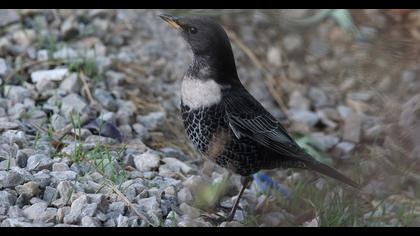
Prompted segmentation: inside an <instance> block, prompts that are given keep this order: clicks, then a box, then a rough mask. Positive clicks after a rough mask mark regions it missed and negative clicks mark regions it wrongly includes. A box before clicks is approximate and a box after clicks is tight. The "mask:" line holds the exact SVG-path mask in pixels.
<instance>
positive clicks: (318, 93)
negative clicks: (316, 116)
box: [308, 87, 330, 108]
mask: <svg viewBox="0 0 420 236" xmlns="http://www.w3.org/2000/svg"><path fill="white" fill-rule="evenodd" d="M308 97H309V98H310V99H311V101H312V103H313V104H314V106H315V107H316V108H319V107H323V106H327V105H330V104H329V101H328V96H327V95H326V94H325V92H324V91H322V90H321V89H319V88H315V87H311V88H309V92H308Z"/></svg>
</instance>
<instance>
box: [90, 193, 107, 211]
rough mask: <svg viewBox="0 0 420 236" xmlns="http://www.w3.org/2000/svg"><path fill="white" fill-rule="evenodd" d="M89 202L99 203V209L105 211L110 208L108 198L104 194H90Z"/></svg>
mask: <svg viewBox="0 0 420 236" xmlns="http://www.w3.org/2000/svg"><path fill="white" fill-rule="evenodd" d="M87 196H88V202H89V203H94V204H96V205H97V207H98V209H99V210H101V211H105V210H106V209H107V208H108V205H109V203H108V200H107V198H106V197H105V195H103V194H98V193H97V194H88V195H87Z"/></svg>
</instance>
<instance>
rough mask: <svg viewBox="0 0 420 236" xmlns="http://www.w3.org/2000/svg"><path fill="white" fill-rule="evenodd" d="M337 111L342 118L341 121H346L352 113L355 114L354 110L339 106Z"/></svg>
mask: <svg viewBox="0 0 420 236" xmlns="http://www.w3.org/2000/svg"><path fill="white" fill-rule="evenodd" d="M337 111H338V113H339V114H340V116H341V119H343V120H345V119H346V118H347V117H348V116H349V115H350V114H351V113H353V110H352V109H351V108H350V107H347V106H343V105H339V106H338V107H337Z"/></svg>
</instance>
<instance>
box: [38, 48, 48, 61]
mask: <svg viewBox="0 0 420 236" xmlns="http://www.w3.org/2000/svg"><path fill="white" fill-rule="evenodd" d="M36 59H37V60H38V61H48V59H49V56H48V50H46V49H42V50H39V51H38V52H37V53H36Z"/></svg>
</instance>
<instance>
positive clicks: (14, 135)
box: [2, 130, 28, 148]
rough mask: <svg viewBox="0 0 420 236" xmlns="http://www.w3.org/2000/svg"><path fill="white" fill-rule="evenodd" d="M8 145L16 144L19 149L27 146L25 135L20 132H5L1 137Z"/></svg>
mask: <svg viewBox="0 0 420 236" xmlns="http://www.w3.org/2000/svg"><path fill="white" fill-rule="evenodd" d="M2 136H3V137H4V138H5V139H6V140H7V142H8V143H16V144H17V145H18V146H19V147H20V148H23V147H25V146H27V143H28V140H27V138H26V134H25V132H23V131H20V130H7V131H5V132H3V135H2Z"/></svg>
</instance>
